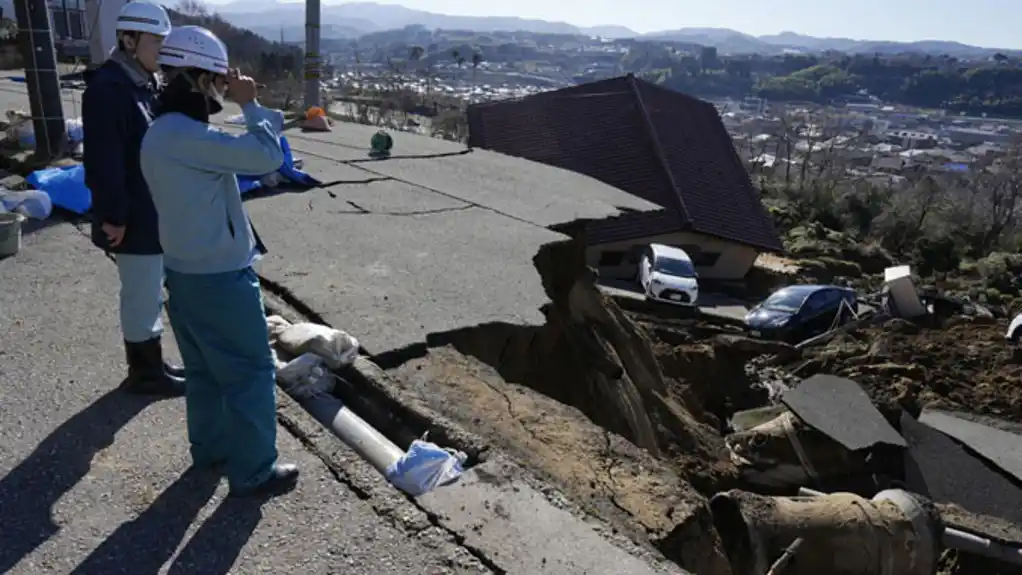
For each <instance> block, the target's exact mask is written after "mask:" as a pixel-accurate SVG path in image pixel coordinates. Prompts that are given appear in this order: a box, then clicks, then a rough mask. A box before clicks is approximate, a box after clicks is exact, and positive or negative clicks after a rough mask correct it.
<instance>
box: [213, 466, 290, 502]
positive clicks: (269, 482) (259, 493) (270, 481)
mask: <svg viewBox="0 0 1022 575" xmlns="http://www.w3.org/2000/svg"><path fill="white" fill-rule="evenodd" d="M299 474H300V473H299V471H298V466H297V465H295V464H293V463H275V464H274V465H273V470H272V471H271V472H270V477H269V478H267V479H266V481H264V482H262V483H260V484H259V485H256V486H255V487H251V488H249V489H244V490H241V489H232V490H231V491H230V493H229V496H230V497H275V496H277V495H284V494H286V493H288V492H290V491H291V490H292V489H294V488H295V487H296V486H297V484H298V475H299Z"/></svg>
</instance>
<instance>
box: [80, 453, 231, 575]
mask: <svg viewBox="0 0 1022 575" xmlns="http://www.w3.org/2000/svg"><path fill="white" fill-rule="evenodd" d="M219 483H220V477H219V475H218V474H216V473H213V472H211V471H208V470H199V469H196V468H191V469H189V470H188V471H186V472H185V473H184V474H182V475H181V477H179V478H178V479H177V481H175V482H174V483H173V484H172V485H171V486H170V487H168V488H167V489H166V490H165V491H164V492H163V493H161V494H160V496H159V497H158V498H156V501H154V502H153V504H152V505H150V506H149V508H148V509H146V510H145V511H144V512H143V513H142V514H141V515H139V516H138V517H136V518H135V519H133V520H132V521H129V522H127V523H124V524H122V525H121V526H120V527H118V528H117V530H116V531H114V532H113V534H111V535H110V536H109V537H107V538H106V540H105V541H103V543H102V545H100V546H99V547H97V548H96V550H95V551H93V552H92V553H91V554H90V555H89V556H88V557H86V558H85V561H82V563H81V564H80V565H79V566H78V567H77V568H76V569H75V570H74V571H73V572H72V573H74V574H76V575H106V574H107V573H115V572H120V571H122V570H124V569H125V568H126V566H128V565H130V571H131V572H132V573H138V574H140V575H141V574H147V573H154V574H155V573H158V572H159V571H160V568H162V567H163V564H164V563H166V562H167V560H168V559H170V558H171V556H173V555H174V551H176V550H177V547H178V545H180V544H181V540H182V539H183V538H184V536H185V532H187V531H188V527H189V526H190V525H191V524H192V522H193V521H194V520H195V517H196V516H197V515H198V514H199V511H201V510H202V507H203V506H204V505H206V503H207V502H208V501H209V499H210V498H211V497H213V493H214V492H215V491H216V488H217V485H219ZM210 572H211V571H207V570H199V571H194V573H210Z"/></svg>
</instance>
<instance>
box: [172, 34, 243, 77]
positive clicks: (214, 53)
mask: <svg viewBox="0 0 1022 575" xmlns="http://www.w3.org/2000/svg"><path fill="white" fill-rule="evenodd" d="M157 61H158V62H159V63H160V65H161V66H170V67H172V68H198V69H200V70H206V71H207V72H213V73H216V74H223V75H225V76H226V75H227V46H226V45H225V44H224V43H223V42H221V41H220V38H217V37H216V35H215V34H213V33H212V32H210V31H209V30H207V29H205V28H203V27H201V26H178V27H177V28H174V29H173V30H172V31H171V32H170V35H169V36H167V38H166V40H164V41H163V47H161V48H160V56H159V58H158V60H157Z"/></svg>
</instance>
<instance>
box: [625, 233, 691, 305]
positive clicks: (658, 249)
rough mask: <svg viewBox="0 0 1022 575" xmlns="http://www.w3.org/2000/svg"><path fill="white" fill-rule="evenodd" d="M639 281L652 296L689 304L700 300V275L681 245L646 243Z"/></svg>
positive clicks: (649, 296)
mask: <svg viewBox="0 0 1022 575" xmlns="http://www.w3.org/2000/svg"><path fill="white" fill-rule="evenodd" d="M639 284H640V285H641V286H642V291H643V292H644V293H645V294H646V297H647V298H649V299H654V300H660V301H665V302H669V303H673V304H678V305H686V306H694V305H696V302H697V301H698V300H699V275H698V274H696V269H695V266H694V265H692V259H691V258H690V257H689V256H688V254H687V253H685V250H683V249H681V248H675V247H671V246H665V245H663V244H649V245H648V246H646V248H645V249H643V251H642V257H640V258H639Z"/></svg>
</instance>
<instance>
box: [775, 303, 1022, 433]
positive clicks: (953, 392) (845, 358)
mask: <svg viewBox="0 0 1022 575" xmlns="http://www.w3.org/2000/svg"><path fill="white" fill-rule="evenodd" d="M1006 329H1007V325H1006V322H996V321H994V320H992V319H988V318H978V317H977V318H970V317H963V316H959V317H955V318H952V319H951V320H950V321H949V322H948V323H946V324H945V325H943V326H940V327H921V326H918V325H916V324H914V323H911V322H908V321H905V320H902V319H890V320H888V321H886V322H885V323H883V324H882V325H878V326H874V327H869V328H865V329H858V330H853V331H850V332H848V333H845V334H841V335H839V336H837V337H835V338H834V339H833V340H832V341H830V342H829V343H828V344H827V345H826V346H823V347H820V348H815V349H808V350H805V351H804V357H803V358H801V359H799V360H791V361H788V362H787V363H786V366H787V367H788V368H790V369H792V370H793V371H795V373H796V374H797V375H798V376H799V377H809V376H810V375H813V374H816V373H831V374H835V375H840V376H843V377H847V378H849V379H852V380H854V381H857V382H859V384H861V385H862V386H863V387H864V388H865V389H866V392H867V393H868V394H869V395H870V397H871V398H872V399H873V401H874V403H876V404H877V405H880V406H885V405H898V406H901V407H903V408H905V409H906V410H907V411H909V412H910V413H917V412H918V411H919V410H921V409H922V408H923V407H926V406H927V405H932V406H934V407H937V406H943V407H949V408H955V409H958V410H964V411H967V412H972V413H977V414H984V415H992V416H996V417H1001V418H1004V419H1007V420H1010V421H1016V422H1022V387H1020V386H1019V381H1020V377H1022V348H1019V347H1017V346H1013V345H1009V344H1008V343H1007V342H1006V341H1005V339H1004V334H1005V331H1006Z"/></svg>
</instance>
